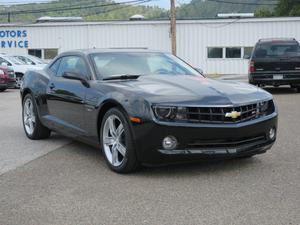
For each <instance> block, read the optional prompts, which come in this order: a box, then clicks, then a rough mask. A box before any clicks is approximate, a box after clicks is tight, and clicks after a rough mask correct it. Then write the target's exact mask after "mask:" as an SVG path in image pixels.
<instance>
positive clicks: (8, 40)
mask: <svg viewBox="0 0 300 225" xmlns="http://www.w3.org/2000/svg"><path fill="white" fill-rule="evenodd" d="M0 47H1V48H28V40H27V30H0Z"/></svg>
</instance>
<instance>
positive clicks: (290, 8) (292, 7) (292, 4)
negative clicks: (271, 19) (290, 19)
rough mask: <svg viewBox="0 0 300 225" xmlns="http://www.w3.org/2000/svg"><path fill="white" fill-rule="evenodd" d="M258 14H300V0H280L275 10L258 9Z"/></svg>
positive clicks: (263, 15) (262, 15)
mask: <svg viewBox="0 0 300 225" xmlns="http://www.w3.org/2000/svg"><path fill="white" fill-rule="evenodd" d="M255 15H256V16H261V17H265V16H300V0H279V2H278V4H277V6H276V7H275V8H274V11H270V10H258V11H256V13H255Z"/></svg>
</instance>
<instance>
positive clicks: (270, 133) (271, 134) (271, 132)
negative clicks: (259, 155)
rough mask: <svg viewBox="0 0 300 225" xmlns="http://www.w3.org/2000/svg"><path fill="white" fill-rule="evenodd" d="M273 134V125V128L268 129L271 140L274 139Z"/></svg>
mask: <svg viewBox="0 0 300 225" xmlns="http://www.w3.org/2000/svg"><path fill="white" fill-rule="evenodd" d="M275 136H276V130H275V128H274V127H273V128H271V129H270V130H269V138H270V139H271V140H274V139H275Z"/></svg>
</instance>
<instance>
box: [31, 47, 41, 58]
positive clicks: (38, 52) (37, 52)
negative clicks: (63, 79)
mask: <svg viewBox="0 0 300 225" xmlns="http://www.w3.org/2000/svg"><path fill="white" fill-rule="evenodd" d="M28 55H32V56H36V57H39V58H40V59H41V58H42V49H28Z"/></svg>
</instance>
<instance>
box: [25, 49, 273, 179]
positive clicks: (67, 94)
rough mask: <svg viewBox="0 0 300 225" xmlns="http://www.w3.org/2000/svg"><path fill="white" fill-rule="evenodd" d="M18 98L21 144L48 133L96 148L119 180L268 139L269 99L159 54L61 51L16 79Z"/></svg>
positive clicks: (236, 153) (242, 152)
mask: <svg viewBox="0 0 300 225" xmlns="http://www.w3.org/2000/svg"><path fill="white" fill-rule="evenodd" d="M21 98H22V106H23V114H22V115H23V125H24V130H25V133H26V135H27V136H28V138H30V139H35V140H36V139H42V138H48V137H49V136H50V133H51V131H55V132H58V133H61V134H63V135H65V136H68V137H71V138H75V139H77V140H81V141H83V142H86V143H89V144H92V145H95V146H97V147H98V148H100V149H101V150H102V152H103V155H104V157H105V159H106V161H107V164H108V166H109V167H110V168H111V169H112V170H114V171H116V172H120V173H126V172H131V171H133V170H135V169H137V168H138V166H139V165H163V164H169V163H179V162H190V161H198V160H203V159H224V158H234V157H241V158H242V157H251V156H253V155H255V154H260V153H264V152H266V150H268V149H270V148H271V146H272V145H273V144H274V142H275V139H276V130H277V109H276V106H275V104H274V102H273V99H272V95H270V94H269V93H267V92H266V91H264V90H262V89H260V88H258V87H255V86H252V85H248V84H245V83H239V82H229V81H216V80H212V79H208V78H205V77H204V76H203V75H201V74H200V73H199V72H198V71H197V70H195V69H194V68H192V67H191V66H189V65H188V64H186V63H185V62H183V61H182V60H180V59H179V58H177V57H175V56H173V55H171V54H169V53H164V52H155V51H145V50H117V49H115V50H99V49H92V50H76V51H70V52H66V53H63V54H60V55H59V56H57V57H56V58H55V59H54V60H53V61H52V62H51V63H50V64H49V65H48V66H47V67H46V68H45V69H44V70H42V71H29V72H27V73H26V74H25V76H24V78H23V83H22V86H21Z"/></svg>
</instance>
